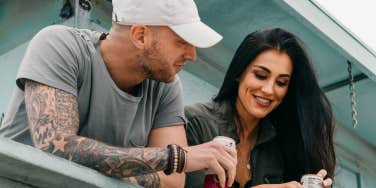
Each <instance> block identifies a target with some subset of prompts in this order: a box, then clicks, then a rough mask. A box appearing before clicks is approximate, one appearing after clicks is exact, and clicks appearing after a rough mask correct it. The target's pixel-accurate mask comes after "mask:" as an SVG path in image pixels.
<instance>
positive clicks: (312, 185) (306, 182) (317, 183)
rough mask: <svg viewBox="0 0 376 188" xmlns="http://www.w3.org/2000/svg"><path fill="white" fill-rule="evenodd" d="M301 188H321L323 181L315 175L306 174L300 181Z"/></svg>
mask: <svg viewBox="0 0 376 188" xmlns="http://www.w3.org/2000/svg"><path fill="white" fill-rule="evenodd" d="M300 183H301V184H302V187H303V188H322V187H323V179H322V177H320V176H318V175H316V174H306V175H303V176H302V178H301V179H300Z"/></svg>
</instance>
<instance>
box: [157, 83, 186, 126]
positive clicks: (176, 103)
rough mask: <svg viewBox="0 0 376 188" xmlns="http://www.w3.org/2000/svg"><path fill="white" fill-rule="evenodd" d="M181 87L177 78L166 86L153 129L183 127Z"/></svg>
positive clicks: (184, 120)
mask: <svg viewBox="0 0 376 188" xmlns="http://www.w3.org/2000/svg"><path fill="white" fill-rule="evenodd" d="M185 124H186V119H185V117H184V105H183V94H182V86H181V82H180V79H179V77H178V76H176V78H175V81H174V82H172V83H170V84H166V87H165V88H164V93H163V94H162V98H161V101H160V103H159V106H158V110H157V113H156V116H155V119H154V123H153V128H159V127H167V126H173V125H185Z"/></svg>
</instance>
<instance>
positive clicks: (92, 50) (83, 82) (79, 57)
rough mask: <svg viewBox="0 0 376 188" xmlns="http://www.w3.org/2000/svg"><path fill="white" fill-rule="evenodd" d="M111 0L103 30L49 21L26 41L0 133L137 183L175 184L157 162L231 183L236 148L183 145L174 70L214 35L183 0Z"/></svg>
mask: <svg viewBox="0 0 376 188" xmlns="http://www.w3.org/2000/svg"><path fill="white" fill-rule="evenodd" d="M112 3H113V24H112V27H111V29H110V31H109V34H101V33H98V32H93V31H88V30H79V29H74V28H69V27H66V26H50V27H47V28H45V29H43V30H42V31H40V32H39V33H38V34H37V35H36V36H35V37H34V38H33V39H32V40H31V42H30V44H29V47H28V49H27V51H26V54H25V57H24V59H23V62H22V64H21V66H20V69H19V72H18V75H17V80H16V83H17V86H18V88H17V89H16V91H15V94H14V96H13V98H12V101H11V104H10V107H9V109H8V112H7V115H6V118H5V120H4V124H3V125H2V127H1V130H0V135H2V136H4V137H10V138H12V139H14V140H16V141H19V142H22V143H26V144H32V145H34V146H35V147H37V148H39V149H41V150H43V151H46V152H50V153H52V154H55V155H57V156H60V157H64V158H66V159H68V160H72V161H74V162H77V163H79V164H82V165H85V166H88V167H91V168H93V169H96V170H98V171H100V172H102V173H104V174H106V175H109V176H112V177H116V178H126V179H127V180H128V181H130V182H132V183H135V184H139V185H142V186H145V187H182V186H183V185H184V173H172V174H171V175H168V176H166V174H165V173H164V172H163V170H165V172H166V170H167V171H170V172H182V171H185V172H190V171H194V170H199V169H203V168H211V169H213V170H214V171H215V173H217V174H218V175H219V179H220V182H221V185H224V184H225V181H226V177H225V176H226V174H225V172H226V173H227V176H228V177H227V178H228V183H229V184H231V183H232V182H233V180H234V177H235V172H236V151H234V150H231V149H229V148H226V147H223V146H221V145H219V144H217V143H213V142H208V143H206V144H203V145H197V146H193V147H187V141H186V137H185V131H184V127H183V125H184V124H185V118H184V115H183V103H182V94H181V85H180V81H179V79H178V77H176V73H178V72H179V71H180V70H181V69H182V68H183V66H184V64H185V61H187V60H190V61H194V60H195V59H196V51H195V47H210V46H212V45H214V44H215V43H217V42H218V41H220V40H221V36H220V35H219V34H217V33H216V32H215V31H213V30H212V29H210V28H209V27H208V26H206V25H205V24H204V23H202V22H201V21H200V18H199V15H198V12H197V8H196V5H195V4H194V2H193V0H172V1H166V0H142V1H140V0H113V1H112ZM168 144H177V145H180V146H183V147H184V148H185V149H184V150H182V149H179V147H178V146H175V147H173V146H171V147H169V148H168V149H166V146H167V145H168ZM144 146H147V147H144ZM174 148H175V149H174ZM177 151H179V152H177ZM177 154H179V156H178V155H177ZM184 158H185V159H186V163H185V162H184V161H183V162H181V161H179V165H180V166H177V165H178V164H177V163H176V162H175V163H173V162H174V160H177V159H179V160H181V159H184ZM184 164H185V165H184ZM179 167H180V169H179ZM183 167H184V168H183ZM168 174H169V173H168Z"/></svg>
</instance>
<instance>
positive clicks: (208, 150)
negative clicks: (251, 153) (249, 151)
mask: <svg viewBox="0 0 376 188" xmlns="http://www.w3.org/2000/svg"><path fill="white" fill-rule="evenodd" d="M185 149H186V150H187V151H188V152H187V164H186V167H185V172H192V171H196V170H200V169H203V168H207V169H212V170H213V171H214V173H215V174H217V175H218V178H219V183H220V185H221V187H224V186H225V182H226V176H227V186H229V187H231V186H232V184H233V183H234V179H235V175H236V164H237V154H236V150H235V149H233V148H230V147H227V146H224V145H222V144H219V143H217V142H213V141H211V142H207V143H204V144H200V145H196V146H191V147H187V148H185Z"/></svg>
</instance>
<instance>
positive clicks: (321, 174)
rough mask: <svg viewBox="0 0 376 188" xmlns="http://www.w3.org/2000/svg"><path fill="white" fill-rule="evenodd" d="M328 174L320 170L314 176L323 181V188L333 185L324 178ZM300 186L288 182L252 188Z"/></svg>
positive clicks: (298, 187)
mask: <svg viewBox="0 0 376 188" xmlns="http://www.w3.org/2000/svg"><path fill="white" fill-rule="evenodd" d="M327 174H328V173H327V172H326V170H324V169H321V170H320V171H319V172H318V173H317V174H316V175H318V176H320V177H321V178H322V179H323V180H324V181H323V187H324V188H329V187H331V186H332V184H333V180H332V179H331V178H326V179H325V177H326V175H327ZM301 187H302V184H300V183H299V182H297V181H290V182H287V183H282V184H263V185H258V186H255V187H252V188H301Z"/></svg>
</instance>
